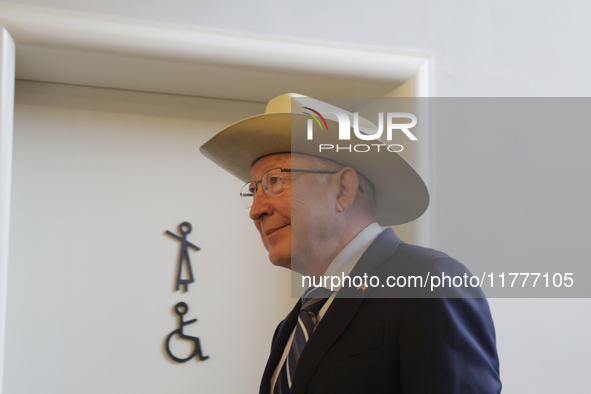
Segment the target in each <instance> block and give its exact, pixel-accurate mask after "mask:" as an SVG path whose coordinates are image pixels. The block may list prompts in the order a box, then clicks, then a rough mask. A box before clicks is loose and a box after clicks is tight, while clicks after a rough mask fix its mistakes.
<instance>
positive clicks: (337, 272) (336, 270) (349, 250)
mask: <svg viewBox="0 0 591 394" xmlns="http://www.w3.org/2000/svg"><path fill="white" fill-rule="evenodd" d="M381 232H382V227H380V225H379V224H378V223H377V222H373V223H372V224H370V225H369V226H367V227H366V228H364V229H363V230H361V232H360V233H359V234H357V236H356V237H355V238H353V239H352V240H351V242H349V243H348V244H347V246H345V247H344V248H343V250H341V252H340V253H339V254H338V255H337V256H336V257H335V258H334V260H333V261H332V262H331V263H330V265H329V266H328V268H327V269H326V272H325V273H324V276H338V277H341V276H342V275H345V276H346V275H349V274H350V273H351V271H352V270H353V267H355V264H357V261H359V258H361V255H362V254H363V252H365V250H366V249H367V248H368V247H369V245H370V244H371V243H372V242H373V241H374V240H375V239H376V238H377V237H378V235H380V233H381ZM339 289H340V286H339V287H338V288H335V289H334V290H335V291H338V290H339Z"/></svg>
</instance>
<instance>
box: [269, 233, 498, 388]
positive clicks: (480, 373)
mask: <svg viewBox="0 0 591 394" xmlns="http://www.w3.org/2000/svg"><path fill="white" fill-rule="evenodd" d="M417 270H418V271H420V272H427V271H429V272H430V274H431V275H437V274H440V273H441V272H445V274H446V275H460V276H462V275H463V274H464V273H467V272H468V271H467V270H466V269H465V267H464V266H463V265H461V264H460V263H459V262H457V261H456V260H454V259H452V258H450V257H449V256H447V255H445V254H444V253H441V252H437V251H435V250H432V249H427V248H422V247H419V246H415V245H408V244H405V243H403V242H402V241H401V240H400V239H399V238H398V237H397V236H396V234H394V231H392V230H391V229H386V230H385V231H383V232H382V234H380V236H378V238H377V239H376V240H375V241H374V242H373V243H372V244H371V245H370V247H369V248H368V249H367V250H366V251H365V253H364V254H363V256H362V257H361V258H360V260H359V262H358V263H357V265H356V266H355V268H354V269H353V272H351V274H350V276H351V277H353V276H355V275H361V276H362V275H363V274H364V273H367V274H368V276H372V275H376V276H380V277H381V278H382V280H384V282H380V283H385V277H387V276H388V275H401V274H402V275H406V274H408V273H411V272H412V273H417V272H418V271H417ZM388 290H391V289H388ZM471 290H472V291H473V289H471ZM380 291H382V289H381V288H373V289H372V288H371V287H370V288H368V289H367V290H366V291H361V290H357V289H355V288H343V289H341V291H340V292H339V295H338V296H337V298H335V299H334V300H333V302H332V304H331V305H330V307H329V308H328V310H327V312H326V314H325V315H324V316H323V318H322V320H321V321H320V323H319V324H318V326H317V328H316V330H315V331H314V334H313V335H312V336H311V337H310V340H309V342H308V344H307V345H306V348H305V349H304V351H303V352H302V354H301V356H300V360H299V362H298V366H297V369H296V372H295V376H294V379H293V384H292V394H303V393H308V394H313V393H321V394H330V393H335V394H336V393H338V394H344V393H355V394H361V393H372V394H374V393H499V392H500V391H501V382H500V379H499V361H498V357H497V350H496V340H495V332H494V326H493V322H492V318H491V315H490V310H489V308H488V303H487V302H486V299H485V298H379V297H381V296H384V297H386V296H387V297H391V296H392V294H391V293H380ZM384 291H386V290H384ZM458 294H459V295H460V296H467V297H474V296H475V295H474V293H466V294H462V293H458ZM458 294H455V296H457V295H458ZM407 295H408V294H407ZM414 295H417V296H418V297H422V296H424V295H428V294H427V293H415V294H414ZM479 295H480V296H481V297H483V296H482V293H480V290H477V293H476V297H478V296H479ZM428 296H429V295H428ZM349 297H354V298H349ZM376 297H378V298H376ZM300 307H301V301H299V302H298V303H297V304H296V306H295V307H294V309H293V310H292V311H291V313H290V314H289V315H288V316H287V318H286V319H285V320H284V321H283V322H281V323H280V325H279V326H278V327H277V330H276V331H275V335H274V337H273V346H272V349H271V355H270V357H269V360H268V361H267V366H266V368H265V372H264V374H263V379H262V382H261V389H260V393H261V394H269V393H270V390H271V387H270V383H271V377H272V375H273V372H274V370H275V368H276V366H277V364H278V362H279V361H280V359H281V355H282V354H283V351H284V349H285V346H286V343H287V341H288V339H289V336H290V334H291V332H292V330H293V328H294V326H295V324H296V321H297V318H298V314H299V309H300Z"/></svg>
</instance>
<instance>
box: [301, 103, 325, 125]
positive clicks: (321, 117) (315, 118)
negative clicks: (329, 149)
mask: <svg viewBox="0 0 591 394" xmlns="http://www.w3.org/2000/svg"><path fill="white" fill-rule="evenodd" d="M304 109H308V110H310V111H312V112H314V114H316V115H318V116H316V115H314V114H310V113H308V112H302V113H303V114H306V115H309V116H311V117H312V118H314V120H315V121H316V123H318V126H320V130H324V127H322V123H324V126H325V127H326V130H328V125H327V124H326V120H324V117H323V116H322V115H320V112H318V111H316V110H313V109H312V108H310V107H304ZM319 117H320V119H322V123H320V119H318V118H319ZM308 127H311V126H308Z"/></svg>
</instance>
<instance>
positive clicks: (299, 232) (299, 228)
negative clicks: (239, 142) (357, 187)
mask: <svg viewBox="0 0 591 394" xmlns="http://www.w3.org/2000/svg"><path fill="white" fill-rule="evenodd" d="M292 167H293V168H297V169H309V170H315V169H316V168H315V167H316V165H315V162H314V161H313V160H311V159H310V158H309V157H308V156H306V155H300V154H289V153H280V154H275V155H270V156H265V157H263V158H261V159H260V160H258V161H257V162H256V163H255V164H254V165H253V166H252V169H251V172H250V174H251V180H253V181H259V180H260V179H261V177H262V176H263V174H265V173H266V172H267V171H269V170H270V169H273V168H292ZM315 177H317V175H313V174H302V173H289V172H284V173H283V179H284V185H283V190H281V192H279V193H277V194H274V195H271V196H268V195H267V194H265V192H264V191H263V190H262V187H261V186H260V184H259V188H258V191H257V193H256V194H255V196H254V202H253V205H252V207H251V208H250V218H251V219H252V220H253V221H254V224H255V226H256V228H257V229H258V230H259V233H260V235H261V239H262V241H263V244H264V245H265V248H266V249H267V250H268V251H269V259H270V260H271V263H273V264H274V265H277V266H281V267H286V268H291V269H293V270H295V271H298V272H301V273H306V271H307V269H306V267H305V266H306V265H309V264H315V263H316V262H317V260H318V259H321V258H322V257H323V256H322V249H323V248H326V247H327V244H326V243H325V240H326V237H327V236H330V233H331V231H330V228H331V223H332V222H331V220H332V219H333V218H332V216H331V215H334V201H333V199H332V198H331V196H332V195H331V193H330V185H319V183H318V179H317V178H315ZM292 257H293V259H294V261H293V262H292ZM302 271H304V272H302Z"/></svg>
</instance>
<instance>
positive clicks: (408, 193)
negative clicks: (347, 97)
mask: <svg viewBox="0 0 591 394" xmlns="http://www.w3.org/2000/svg"><path fill="white" fill-rule="evenodd" d="M310 108H312V109H314V110H316V111H318V112H319V113H321V114H323V115H324V118H325V119H326V125H325V126H326V128H327V130H321V131H316V132H315V133H314V135H313V139H312V140H309V139H308V135H307V132H306V130H307V129H306V127H307V121H308V120H310V119H312V118H311V117H310V116H309V115H307V114H304V113H306V112H307V113H310V112H311V111H309V109H310ZM335 112H340V113H344V114H347V115H348V116H349V119H351V120H352V119H353V114H351V113H350V112H348V111H345V110H343V109H341V108H338V107H335V106H332V105H330V104H327V103H325V102H322V101H320V100H316V99H313V98H310V97H306V96H302V95H299V94H293V93H290V94H283V95H281V96H278V97H275V98H274V99H272V100H271V101H269V103H268V104H267V109H266V110H265V113H264V114H262V115H256V116H252V117H250V118H246V119H243V120H241V121H239V122H236V123H234V124H233V125H231V126H228V127H226V128H225V129H224V130H222V131H220V132H219V133H218V134H216V135H215V136H214V137H212V138H211V139H210V140H209V141H207V142H206V143H205V144H203V145H202V146H201V148H200V150H201V153H203V155H205V156H206V157H207V158H209V159H210V160H212V161H213V162H214V163H216V164H217V165H219V166H220V167H222V168H223V169H225V170H226V171H228V172H229V173H230V174H232V175H234V176H236V177H237V178H239V179H240V180H242V181H244V182H248V181H250V180H251V179H250V168H251V166H252V164H253V163H254V162H255V161H256V160H257V159H258V158H260V157H262V156H267V155H271V154H274V153H290V152H291V153H303V154H307V155H313V156H318V157H322V158H325V159H330V160H333V161H336V162H338V163H341V164H344V165H346V166H350V167H352V168H354V169H355V170H356V171H358V172H360V173H361V174H363V175H364V176H365V177H366V178H367V179H368V180H369V181H370V182H371V183H372V185H373V187H374V190H375V195H376V200H377V210H376V220H377V221H378V222H379V223H380V224H381V225H382V226H393V225H397V224H403V223H407V222H410V221H412V220H415V219H416V218H418V217H419V216H421V215H422V214H423V212H425V210H426V209H427V206H428V205H429V192H428V190H427V187H426V186H425V183H424V182H423V180H422V179H421V177H420V176H419V175H418V174H417V172H416V171H415V170H414V168H412V166H411V165H410V164H408V162H407V161H406V160H405V159H404V158H403V157H402V156H400V155H399V154H398V153H396V152H392V151H390V150H388V149H387V148H386V145H387V144H384V143H383V142H382V141H380V140H374V141H366V140H362V139H360V138H358V137H357V135H356V133H353V132H352V133H350V134H351V136H350V140H348V141H342V140H341V141H339V140H338V130H339V123H338V122H337V116H335V115H331V113H332V114H334V113H335ZM358 119H359V131H360V132H363V133H364V134H368V135H371V134H374V133H375V131H376V129H377V127H376V126H375V125H373V123H371V122H369V121H368V120H367V119H364V118H362V117H359V118H358ZM323 120H324V119H323ZM321 123H324V122H321ZM292 130H293V132H292ZM296 130H297V132H296ZM344 143H346V144H344ZM379 143H381V144H384V146H382V147H381V149H380V150H379V151H378V150H377V149H370V150H369V151H368V152H361V151H357V152H356V151H355V150H354V149H349V150H347V149H339V150H338V151H337V149H323V150H322V151H319V150H320V149H319V146H320V144H332V145H333V146H336V145H337V144H340V146H344V145H346V146H347V147H348V146H349V145H351V146H353V147H354V146H355V145H357V144H365V145H367V146H369V144H379ZM364 149H365V148H364Z"/></svg>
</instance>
